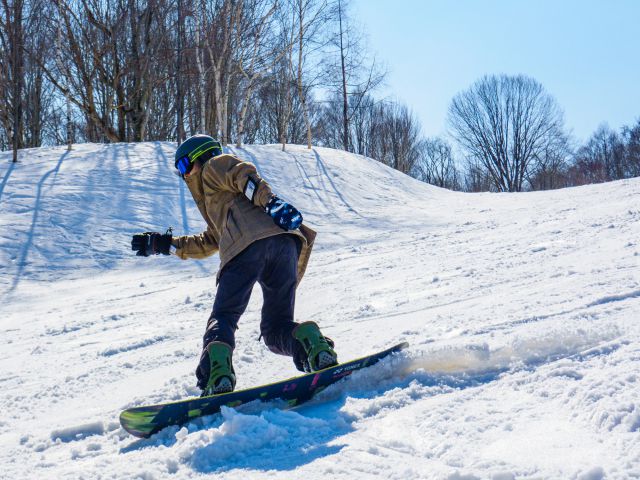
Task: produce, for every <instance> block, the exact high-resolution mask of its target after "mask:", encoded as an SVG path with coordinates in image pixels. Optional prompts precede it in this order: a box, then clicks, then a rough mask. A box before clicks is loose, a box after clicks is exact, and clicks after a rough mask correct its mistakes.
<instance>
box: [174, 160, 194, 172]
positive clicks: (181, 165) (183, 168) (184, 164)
mask: <svg viewBox="0 0 640 480" xmlns="http://www.w3.org/2000/svg"><path fill="white" fill-rule="evenodd" d="M176 168H177V169H178V171H179V172H180V175H186V174H187V173H189V172H190V171H191V169H192V168H193V162H192V161H191V159H190V158H189V157H188V156H184V157H182V158H179V159H178V160H176Z"/></svg>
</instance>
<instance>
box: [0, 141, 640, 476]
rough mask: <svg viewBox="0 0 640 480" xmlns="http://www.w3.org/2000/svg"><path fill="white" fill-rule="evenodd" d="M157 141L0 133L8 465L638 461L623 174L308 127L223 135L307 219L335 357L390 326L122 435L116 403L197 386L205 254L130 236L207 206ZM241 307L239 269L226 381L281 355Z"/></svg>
mask: <svg viewBox="0 0 640 480" xmlns="http://www.w3.org/2000/svg"><path fill="white" fill-rule="evenodd" d="M174 150H175V144H171V143H142V144H116V145H95V144H83V145H77V146H76V148H75V149H74V150H73V151H72V152H70V153H67V152H66V150H65V149H64V148H49V149H44V148H43V149H34V150H28V151H25V153H24V156H23V160H22V162H21V163H19V164H17V165H13V164H11V163H9V159H10V153H8V152H6V153H0V318H1V322H0V331H1V334H2V335H1V338H2V349H1V350H0V386H1V387H2V390H1V392H2V393H1V394H0V412H1V413H0V445H1V447H0V465H1V468H0V471H2V472H3V473H2V475H6V478H56V479H60V478H118V479H120V478H145V479H152V478H153V479H159V478H176V479H183V478H203V477H207V476H208V474H215V478H229V479H231V478H239V477H241V476H242V477H244V478H250V479H261V478H282V479H291V478H305V479H307V480H315V479H322V480H326V479H327V478H332V479H341V478H344V479H347V478H349V479H353V478H384V479H387V478H398V479H413V478H416V479H417V478H437V479H450V480H454V479H485V478H493V479H496V480H497V479H501V480H505V479H515V478H518V479H520V478H531V479H533V478H563V479H567V478H572V479H582V480H586V479H600V478H615V479H617V478H620V479H623V478H640V400H639V397H638V392H639V391H640V386H639V383H640V375H639V372H640V325H639V324H638V321H637V319H638V318H639V317H640V244H639V243H638V242H639V240H638V239H639V238H640V206H639V204H638V198H639V195H640V179H633V180H628V181H620V182H614V183H610V184H602V185H595V186H588V187H580V188H574V189H567V190H559V191H552V192H536V193H525V194H464V193H453V192H449V191H445V190H442V189H438V188H435V187H432V186H429V185H425V184H422V183H420V182H417V181H415V180H413V179H411V178H409V177H406V176H404V175H402V174H400V173H399V172H396V171H393V170H391V169H389V168H387V167H385V166H383V165H382V164H380V163H378V162H375V161H373V160H371V159H367V158H362V157H359V156H355V155H351V154H348V153H344V152H340V151H335V150H330V149H323V148H314V149H313V150H311V151H309V150H307V149H305V148H303V147H298V146H289V147H288V151H287V152H282V151H281V150H280V148H279V147H278V146H252V147H247V148H246V149H239V150H236V149H234V148H230V149H229V151H230V152H231V153H235V154H237V155H238V156H239V157H241V158H242V159H245V160H249V161H252V162H253V163H255V164H256V166H257V167H258V170H259V171H260V173H261V174H262V175H263V176H264V177H265V178H266V179H267V180H268V181H269V182H270V183H271V185H272V187H273V188H274V190H275V191H276V192H278V193H279V194H280V195H281V196H282V197H284V198H286V199H287V200H289V201H291V202H292V203H293V204H294V205H295V206H296V207H298V208H299V209H300V210H301V211H302V212H303V214H304V216H305V222H306V223H307V224H308V225H310V226H311V227H313V228H314V229H316V230H317V231H318V232H319V235H318V240H317V244H316V248H315V250H314V254H313V255H312V258H311V262H310V265H309V269H308V271H307V275H306V276H305V278H304V280H303V281H302V283H301V284H300V287H299V290H298V297H297V314H298V319H299V320H314V321H317V322H318V323H320V324H321V326H322V327H323V330H324V331H326V333H327V334H328V335H329V336H330V337H331V338H333V339H334V340H335V341H336V344H337V350H338V353H339V355H340V358H341V359H342V360H347V359H350V358H353V357H357V356H359V355H363V354H367V353H371V352H373V351H375V350H378V349H381V348H384V347H386V346H389V345H392V344H394V343H397V342H400V341H408V342H409V343H410V345H411V347H410V349H409V350H408V351H407V352H406V354H403V355H402V356H401V357H400V358H398V359H396V360H395V362H394V365H393V368H392V366H391V365H390V364H389V363H387V364H384V365H381V366H378V367H374V368H372V369H369V370H367V371H365V372H363V373H361V374H358V375H357V376H354V377H353V378H351V379H349V380H347V381H346V382H344V383H342V384H339V385H337V386H335V387H333V388H331V389H329V390H327V391H325V392H323V394H322V398H321V399H320V401H314V402H312V403H310V404H307V405H306V406H303V407H300V408H298V409H296V410H293V411H281V410H279V409H277V408H276V407H275V406H273V405H271V406H270V405H264V406H262V407H261V408H250V409H249V410H246V411H244V410H243V411H235V410H231V409H228V410H225V411H224V412H223V415H222V416H214V417H209V418H206V419H205V420H203V421H198V422H193V423H192V424H190V425H189V426H188V427H187V428H183V429H178V428H170V429H166V430H165V431H163V432H161V433H159V434H157V435H156V436H154V437H152V438H151V439H149V440H144V441H138V440H136V439H135V438H133V437H131V436H129V435H128V434H127V433H126V432H125V431H123V430H122V429H121V428H120V426H119V424H118V414H119V412H120V411H121V410H122V409H123V408H126V407H128V406H132V405H142V404H145V403H150V402H160V401H166V400H176V399H180V398H183V397H185V396H193V395H198V394H199V391H198V389H197V388H195V381H194V379H195V377H194V374H193V372H194V369H195V366H196V363H197V359H198V356H199V353H200V351H199V349H200V343H201V336H202V334H203V332H204V327H205V324H206V320H207V318H208V316H209V311H210V309H211V305H212V302H213V298H214V295H215V288H216V287H215V273H216V271H217V267H218V259H217V257H212V258H209V259H206V260H202V261H180V260H179V259H177V258H175V257H171V258H168V257H162V258H160V257H154V258H139V257H136V256H135V255H134V254H133V253H132V252H131V250H130V237H131V234H132V233H135V232H140V231H147V230H157V231H164V230H165V229H166V228H167V227H169V226H172V227H173V229H174V232H175V233H176V234H183V233H198V232H200V231H201V230H202V229H203V228H204V222H203V220H202V219H201V218H200V216H199V213H198V211H197V208H196V207H195V205H194V204H193V201H192V200H191V197H190V194H189V192H188V190H187V189H186V188H185V187H184V186H183V185H182V183H181V180H180V178H179V177H177V176H176V175H175V174H174V170H175V169H174V168H173V152H174ZM260 307H261V292H260V289H256V290H255V291H254V295H253V298H252V300H251V303H250V305H249V308H248V310H247V312H246V313H245V315H244V316H243V318H242V320H241V323H240V329H239V330H238V332H237V348H236V351H235V354H234V364H235V369H236V373H237V376H238V385H237V388H244V387H248V386H252V385H255V384H258V383H265V382H268V381H272V380H276V379H281V378H284V377H288V376H291V375H294V374H295V370H294V368H293V365H292V363H291V362H290V360H288V359H286V358H284V357H278V356H275V355H273V354H271V353H270V352H268V350H267V349H266V347H265V346H264V345H263V344H262V343H260V342H258V340H257V339H258V335H259V332H258V322H259V318H260ZM2 475H0V476H2ZM211 477H212V478H213V477H214V475H211ZM3 478H4V477H3Z"/></svg>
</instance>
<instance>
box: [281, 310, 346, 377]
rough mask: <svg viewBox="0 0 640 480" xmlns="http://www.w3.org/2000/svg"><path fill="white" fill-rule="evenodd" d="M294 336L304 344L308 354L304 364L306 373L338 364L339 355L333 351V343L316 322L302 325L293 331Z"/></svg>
mask: <svg viewBox="0 0 640 480" xmlns="http://www.w3.org/2000/svg"><path fill="white" fill-rule="evenodd" d="M292 335H293V336H294V338H295V339H296V340H298V341H299V342H300V343H301V344H302V347H303V348H304V351H305V353H306V354H307V361H306V362H304V370H305V371H306V372H317V371H318V370H323V369H325V368H329V367H333V366H334V365H337V364H338V354H337V353H336V352H335V351H334V350H333V342H331V343H329V341H327V338H325V337H324V336H323V335H322V333H321V332H320V327H318V325H317V324H316V323H315V322H304V323H301V324H300V325H298V326H297V327H296V328H294V329H293V332H292Z"/></svg>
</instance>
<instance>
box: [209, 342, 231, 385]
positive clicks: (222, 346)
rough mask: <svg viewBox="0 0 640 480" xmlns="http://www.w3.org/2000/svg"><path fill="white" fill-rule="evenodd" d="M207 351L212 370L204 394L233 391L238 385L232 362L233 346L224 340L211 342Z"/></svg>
mask: <svg viewBox="0 0 640 480" xmlns="http://www.w3.org/2000/svg"><path fill="white" fill-rule="evenodd" d="M207 352H208V354H209V364H210V366H211V370H210V371H209V381H208V382H207V386H206V387H205V389H204V391H203V392H202V396H203V397H207V396H209V395H217V394H219V393H228V392H233V389H234V388H235V386H236V375H235V372H234V370H233V364H232V363H231V355H232V350H231V347H230V346H229V345H227V344H226V343H223V342H211V343H210V344H209V345H207Z"/></svg>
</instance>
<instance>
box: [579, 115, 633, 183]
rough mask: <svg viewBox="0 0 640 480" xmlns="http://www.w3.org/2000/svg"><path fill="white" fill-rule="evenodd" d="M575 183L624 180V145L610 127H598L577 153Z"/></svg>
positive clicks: (604, 125)
mask: <svg viewBox="0 0 640 480" xmlns="http://www.w3.org/2000/svg"><path fill="white" fill-rule="evenodd" d="M574 167H575V168H574V170H573V174H574V181H575V182H576V183H577V184H583V183H601V182H607V181H610V180H617V179H620V178H624V173H625V172H624V143H623V141H622V138H621V137H620V136H619V135H618V134H617V133H616V132H614V131H613V130H611V129H610V128H609V126H608V125H606V124H603V125H600V126H599V127H598V129H597V130H596V131H595V132H594V134H593V135H592V136H591V138H589V140H588V141H587V143H586V144H585V145H583V146H582V147H580V148H579V149H578V151H577V152H576V156H575V160H574Z"/></svg>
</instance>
